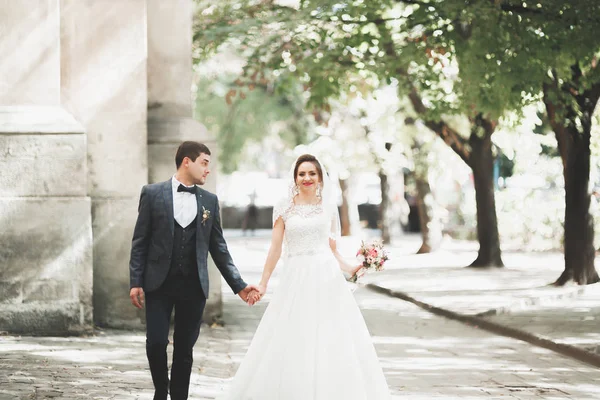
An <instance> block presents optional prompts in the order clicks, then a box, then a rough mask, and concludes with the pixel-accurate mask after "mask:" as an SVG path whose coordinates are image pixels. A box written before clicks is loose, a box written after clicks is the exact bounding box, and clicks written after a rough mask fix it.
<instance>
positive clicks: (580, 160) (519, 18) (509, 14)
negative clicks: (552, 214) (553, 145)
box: [419, 0, 600, 285]
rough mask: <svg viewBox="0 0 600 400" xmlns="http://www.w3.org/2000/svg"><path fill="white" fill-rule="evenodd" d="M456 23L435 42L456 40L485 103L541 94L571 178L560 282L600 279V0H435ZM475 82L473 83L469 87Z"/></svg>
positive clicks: (518, 104)
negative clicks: (593, 146) (596, 144)
mask: <svg viewBox="0 0 600 400" xmlns="http://www.w3.org/2000/svg"><path fill="white" fill-rule="evenodd" d="M427 5H428V6H427V10H425V8H426V7H419V8H420V9H422V10H423V11H422V14H426V15H430V14H431V12H430V11H429V10H430V9H432V8H433V9H442V10H443V13H440V14H439V15H440V18H441V17H442V14H443V18H444V19H445V20H454V21H458V23H455V24H453V26H459V27H463V28H464V27H467V29H461V30H462V32H464V34H466V35H467V36H468V37H469V40H468V41H464V40H462V39H461V35H457V34H456V32H455V30H452V31H448V30H445V31H443V32H439V34H438V35H436V36H428V38H427V42H428V45H429V46H430V47H435V46H436V45H438V46H439V45H443V44H446V45H448V43H451V44H452V45H453V46H452V47H453V48H454V49H455V52H456V54H457V58H458V59H459V60H461V69H460V76H461V79H460V82H461V83H460V84H461V85H463V86H464V89H463V90H461V93H463V94H464V95H465V96H467V97H466V99H468V101H469V102H472V103H473V104H477V105H478V106H479V107H482V110H486V109H487V110H488V111H490V112H493V110H497V109H498V104H499V103H502V104H503V107H504V108H505V109H514V110H519V109H522V108H523V106H524V105H527V104H529V103H531V102H532V101H537V100H539V99H541V100H542V101H543V102H544V104H545V107H546V111H547V117H548V120H549V123H550V125H551V127H552V130H553V131H554V134H555V136H556V140H557V143H558V148H559V153H560V156H561V159H562V163H563V174H564V182H565V188H564V189H565V219H564V229H565V235H564V251H565V270H564V272H563V273H562V275H561V276H560V277H559V278H558V279H557V281H556V282H555V283H556V284H557V285H562V284H564V283H566V282H568V281H570V280H574V281H575V282H577V283H579V284H589V283H594V282H597V281H598V280H599V278H598V273H597V272H596V270H595V267H594V253H595V252H594V246H593V239H594V227H593V219H592V217H591V215H590V212H589V206H590V190H589V187H588V186H589V176H590V138H591V129H592V120H593V119H592V116H593V113H594V110H595V109H596V106H597V103H598V100H599V98H600V68H598V56H599V55H600V35H598V32H597V26H598V24H599V23H600V3H598V2H596V1H587V0H574V1H568V2H567V1H561V0H548V1H544V2H541V1H540V2H534V3H533V4H529V3H513V2H508V1H481V2H476V3H475V2H472V3H469V2H466V3H465V2H463V1H444V2H442V1H439V0H436V1H430V2H427ZM467 89H468V90H467Z"/></svg>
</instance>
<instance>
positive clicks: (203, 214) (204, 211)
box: [202, 206, 210, 225]
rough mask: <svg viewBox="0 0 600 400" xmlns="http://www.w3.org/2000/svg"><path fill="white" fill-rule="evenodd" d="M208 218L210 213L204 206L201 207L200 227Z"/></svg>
mask: <svg viewBox="0 0 600 400" xmlns="http://www.w3.org/2000/svg"><path fill="white" fill-rule="evenodd" d="M209 218H210V211H208V210H207V209H206V208H204V206H202V225H204V224H205V223H206V221H208V219H209Z"/></svg>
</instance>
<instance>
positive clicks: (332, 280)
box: [218, 203, 390, 400]
mask: <svg viewBox="0 0 600 400" xmlns="http://www.w3.org/2000/svg"><path fill="white" fill-rule="evenodd" d="M325 215H326V214H325V213H324V212H323V209H322V207H321V206H319V205H294V204H293V203H291V204H288V205H286V204H283V205H280V206H278V207H276V208H275V211H274V221H275V220H277V218H279V217H281V218H283V221H284V223H285V233H284V259H283V260H284V262H283V265H282V266H281V270H280V271H279V279H280V283H279V286H278V287H277V289H276V291H275V293H274V294H273V297H272V299H271V302H270V304H269V306H268V307H267V309H266V311H265V313H264V316H263V318H262V320H261V321H260V324H259V326H258V328H257V330H256V333H255V334H254V338H253V340H252V343H251V344H250V347H249V349H248V352H247V354H246V356H245V358H244V360H243V361H242V363H241V365H240V367H239V369H238V371H237V374H236V376H235V378H234V379H233V381H232V382H231V386H230V387H229V389H228V390H227V391H226V393H225V395H223V396H220V397H218V399H219V400H338V399H339V400H387V399H390V394H389V389H388V386H387V383H386V380H385V377H384V375H383V372H382V369H381V366H380V365H379V360H378V358H377V354H376V353H375V348H374V347H373V343H372V340H371V337H370V335H369V331H368V330H367V326H366V324H365V321H364V319H363V317H362V314H361V312H360V309H359V308H358V305H357V304H356V301H355V300H354V297H353V295H352V293H351V292H350V290H349V288H348V286H347V284H346V280H345V278H344V276H343V273H342V271H341V270H340V268H339V264H338V262H337V260H336V259H335V257H334V256H333V253H332V251H331V249H330V248H329V237H330V233H331V231H332V224H333V222H332V221H328V218H326V217H325Z"/></svg>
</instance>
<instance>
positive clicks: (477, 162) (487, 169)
mask: <svg viewBox="0 0 600 400" xmlns="http://www.w3.org/2000/svg"><path fill="white" fill-rule="evenodd" d="M494 129H495V124H494V123H492V122H491V121H488V120H486V119H484V118H483V117H481V116H480V115H478V116H477V117H476V118H475V121H474V126H473V131H472V133H471V136H470V138H469V144H470V145H471V148H472V151H471V159H470V167H471V170H472V171H473V179H474V184H475V200H476V203H477V239H478V240H479V252H478V254H477V258H476V259H475V261H473V263H472V264H471V265H470V266H471V267H503V266H504V263H503V262H502V254H501V250H500V235H499V233H498V219H497V217H496V198H495V194H494V155H493V152H492V133H494Z"/></svg>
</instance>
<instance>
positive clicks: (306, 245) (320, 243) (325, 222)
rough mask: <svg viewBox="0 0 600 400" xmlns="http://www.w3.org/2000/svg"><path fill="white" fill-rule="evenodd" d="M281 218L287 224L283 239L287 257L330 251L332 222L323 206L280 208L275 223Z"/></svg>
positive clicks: (275, 213)
mask: <svg viewBox="0 0 600 400" xmlns="http://www.w3.org/2000/svg"><path fill="white" fill-rule="evenodd" d="M279 217H281V218H282V219H283V222H284V223H285V233H284V237H283V243H284V250H285V255H286V256H287V257H293V256H299V255H312V254H318V253H320V252H322V251H330V250H329V238H330V237H331V236H332V230H331V226H332V223H331V220H330V218H328V217H326V213H325V212H324V211H323V207H322V206H321V205H308V204H306V205H296V204H293V203H292V204H289V205H288V206H287V207H279V210H277V209H276V210H275V212H274V215H273V222H275V221H277V218H279Z"/></svg>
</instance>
